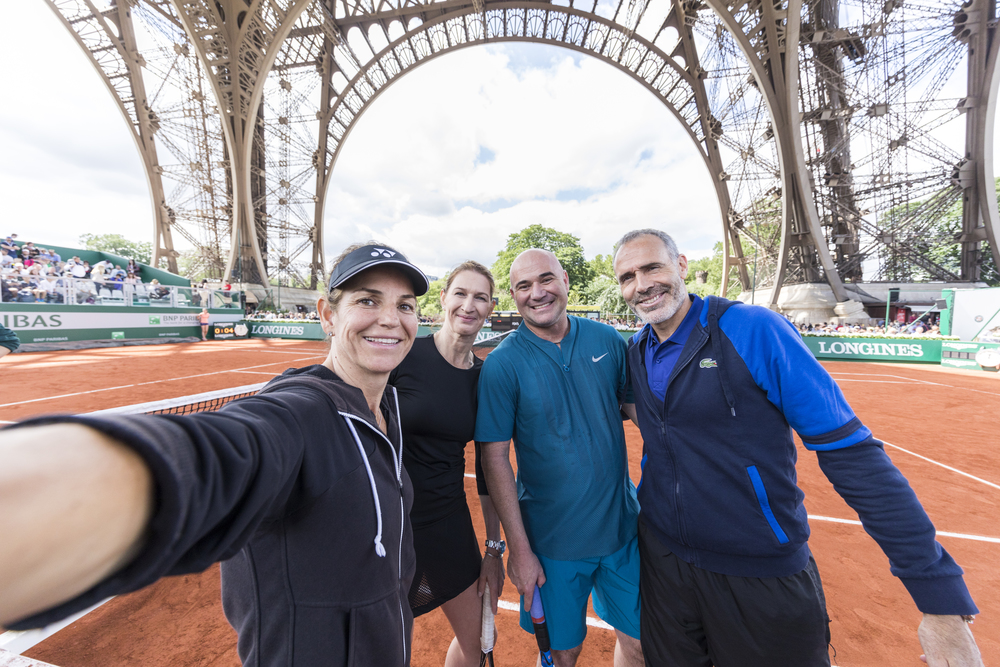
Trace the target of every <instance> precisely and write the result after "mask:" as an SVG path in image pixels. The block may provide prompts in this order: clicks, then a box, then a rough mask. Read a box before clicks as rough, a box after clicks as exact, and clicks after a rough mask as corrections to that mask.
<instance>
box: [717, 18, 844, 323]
mask: <svg viewBox="0 0 1000 667" xmlns="http://www.w3.org/2000/svg"><path fill="white" fill-rule="evenodd" d="M706 1H707V4H708V5H709V6H710V7H711V8H712V10H713V11H714V12H715V13H716V14H717V15H718V16H719V18H720V19H721V21H722V23H723V24H724V25H725V26H726V28H727V29H728V30H729V31H730V33H731V34H732V35H733V38H734V39H735V40H736V42H737V43H738V44H739V46H740V49H741V50H742V51H743V55H744V57H745V58H746V59H747V62H748V64H749V66H750V71H751V73H752V75H753V77H754V80H755V81H756V84H757V88H758V89H759V90H760V92H761V94H762V96H763V98H764V102H765V104H766V105H767V109H768V113H769V115H770V117H771V126H772V128H773V129H772V132H773V135H774V139H775V142H776V148H777V157H778V165H779V169H780V178H781V183H782V188H781V192H782V240H781V246H780V250H779V253H778V260H777V271H776V273H775V277H774V284H773V289H772V291H771V297H770V305H771V306H775V305H777V303H778V296H779V294H780V291H781V286H782V284H783V283H784V276H785V271H786V270H787V267H788V264H789V260H790V258H791V255H792V254H793V252H794V253H795V254H797V255H799V256H798V257H796V258H795V259H796V260H797V261H798V262H799V263H800V264H806V265H807V266H808V265H809V264H810V263H811V262H810V257H809V255H812V256H814V257H815V258H816V259H817V260H818V261H819V263H820V265H821V266H822V267H823V270H824V278H825V279H826V281H827V282H828V283H829V284H830V288H831V289H832V290H833V293H834V296H835V297H836V299H837V301H847V300H848V296H847V292H846V290H845V289H844V285H843V282H842V281H841V279H840V276H839V275H838V274H837V272H836V270H835V269H834V265H833V259H832V258H831V257H830V254H829V252H828V250H827V248H826V243H825V239H824V237H823V234H822V230H821V228H820V224H819V216H818V214H817V212H816V209H815V205H814V203H813V199H812V191H811V187H810V183H809V179H808V177H807V174H806V172H805V167H804V165H803V164H802V159H801V155H802V150H801V140H800V137H799V134H798V126H799V123H798V117H799V108H798V94H797V93H798V74H799V73H798V67H797V62H798V58H797V48H796V45H797V44H798V34H799V25H800V14H801V2H800V0H791V2H789V3H787V5H786V4H785V3H778V5H779V6H776V5H775V3H772V2H762V3H757V2H753V3H750V2H742V1H741V2H725V1H724V0H706ZM789 38H792V39H793V40H794V41H791V46H790V47H789V45H788V41H789ZM793 235H794V237H795V238H794V241H793ZM803 241H805V242H803ZM793 248H794V251H793ZM807 278H808V277H807Z"/></svg>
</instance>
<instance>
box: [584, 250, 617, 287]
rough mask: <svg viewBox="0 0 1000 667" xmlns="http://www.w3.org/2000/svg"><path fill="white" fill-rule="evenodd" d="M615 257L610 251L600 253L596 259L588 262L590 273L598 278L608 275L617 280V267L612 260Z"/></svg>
mask: <svg viewBox="0 0 1000 667" xmlns="http://www.w3.org/2000/svg"><path fill="white" fill-rule="evenodd" d="M613 259H614V253H613V252H612V253H609V254H607V255H598V256H597V257H595V258H594V259H592V260H590V261H589V262H587V265H588V266H589V267H590V274H591V275H592V276H593V277H594V278H596V277H597V276H607V277H608V278H611V279H612V280H614V281H616V282H617V278H616V277H615V268H614V264H613V262H612V260H613Z"/></svg>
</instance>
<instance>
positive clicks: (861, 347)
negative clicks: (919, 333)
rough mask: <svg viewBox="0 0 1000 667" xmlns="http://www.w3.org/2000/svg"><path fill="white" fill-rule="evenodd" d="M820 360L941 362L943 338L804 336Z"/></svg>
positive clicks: (806, 342)
mask: <svg viewBox="0 0 1000 667" xmlns="http://www.w3.org/2000/svg"><path fill="white" fill-rule="evenodd" d="M802 340H803V341H805V344H806V347H808V348H809V351H810V352H812V353H813V356H814V357H816V358H817V359H844V360H851V361H903V362H911V363H912V362H916V363H930V364H937V363H941V342H942V341H941V340H927V339H918V338H906V339H900V338H840V337H835V336H803V337H802Z"/></svg>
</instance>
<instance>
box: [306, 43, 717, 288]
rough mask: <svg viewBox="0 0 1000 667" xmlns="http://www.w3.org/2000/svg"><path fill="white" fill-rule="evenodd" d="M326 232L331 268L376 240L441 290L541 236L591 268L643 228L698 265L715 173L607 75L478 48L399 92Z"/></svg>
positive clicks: (500, 48)
mask: <svg viewBox="0 0 1000 667" xmlns="http://www.w3.org/2000/svg"><path fill="white" fill-rule="evenodd" d="M526 52H527V53H526ZM532 52H534V53H532ZM484 147H485V148H486V149H487V152H491V153H492V154H493V155H492V159H491V160H488V161H486V162H482V163H477V157H478V156H480V155H481V153H482V149H483V148H484ZM326 220H327V232H326V233H327V250H328V254H329V253H331V252H332V253H336V252H337V251H338V250H339V249H340V248H341V247H343V246H345V245H347V244H348V243H350V242H353V241H356V240H359V239H360V238H361V237H362V236H366V235H368V236H370V235H375V236H377V237H378V238H380V239H384V240H385V241H387V242H393V243H396V244H397V245H398V246H399V247H400V248H401V249H402V250H404V251H405V252H407V253H409V255H411V256H412V258H413V259H414V261H417V262H419V263H421V264H422V265H423V266H425V268H426V270H427V271H428V272H429V273H432V274H436V275H441V274H443V273H444V272H445V271H446V270H447V269H448V268H449V267H451V266H454V265H455V264H457V263H459V262H461V261H462V260H464V259H467V258H470V257H471V258H473V259H477V260H479V261H481V262H484V263H487V264H489V263H492V261H493V259H495V256H496V253H497V251H498V250H499V249H501V248H502V247H503V245H504V243H505V240H506V237H507V235H508V234H510V233H512V232H516V231H517V230H519V229H522V228H523V227H525V226H527V225H529V224H534V223H540V224H544V225H546V226H549V227H553V228H556V229H558V230H560V231H567V232H571V233H574V234H576V235H577V236H579V237H580V238H581V241H582V242H583V245H584V249H585V252H586V254H587V256H588V257H591V256H593V255H597V254H605V253H607V252H609V251H610V250H611V247H612V245H613V243H614V242H615V240H617V239H618V238H619V237H620V236H621V235H622V234H623V233H624V232H626V231H628V230H630V229H634V228H636V227H647V226H657V227H662V228H664V229H667V230H668V231H669V232H670V233H672V234H674V235H675V236H676V237H677V239H678V242H679V243H680V244H681V246H682V247H683V248H685V250H686V251H687V252H688V253H689V254H690V255H691V256H693V257H698V256H702V255H705V254H708V253H710V252H711V249H712V245H713V244H714V243H715V241H717V240H720V239H721V237H722V227H721V219H720V214H719V210H718V206H717V204H716V199H715V196H714V193H713V190H712V185H711V182H710V180H709V176H708V172H707V170H706V169H705V167H704V163H703V162H702V161H701V158H700V157H699V156H698V153H697V149H696V148H695V146H694V144H693V142H692V141H691V139H690V138H689V136H688V135H687V134H686V132H685V131H684V130H683V128H682V126H681V125H680V123H679V122H678V121H677V120H676V118H675V117H674V116H673V115H672V114H670V112H669V111H668V110H667V108H666V107H665V106H663V105H662V104H661V103H660V102H659V101H658V100H657V99H656V98H655V97H654V96H653V95H651V94H650V93H649V92H648V91H646V90H645V89H644V88H642V87H641V86H640V85H639V84H637V83H636V82H634V81H632V80H631V79H629V78H628V76H626V75H624V74H623V73H621V72H619V71H617V70H616V69H615V68H613V67H611V66H609V65H607V64H605V63H603V62H600V61H598V60H596V59H593V58H589V57H584V56H579V55H576V54H573V53H571V52H569V51H566V50H560V49H556V48H553V47H543V46H538V45H525V44H507V45H496V46H488V47H474V48H471V49H465V50H463V51H460V52H458V53H456V54H451V55H447V56H444V57H442V58H439V59H436V60H434V61H431V62H430V63H428V64H425V65H422V66H421V67H419V68H418V69H416V70H415V71H414V72H412V73H410V74H408V75H407V76H405V77H403V78H402V79H400V80H399V81H398V82H397V83H395V84H393V85H392V86H391V87H390V88H389V89H388V90H387V91H386V92H385V93H383V94H382V96H381V97H380V98H379V99H378V100H377V101H376V102H375V103H374V104H373V105H372V107H371V109H370V110H369V111H368V112H366V114H365V115H364V116H363V117H362V118H361V120H360V121H359V122H358V125H357V126H356V127H355V129H354V130H353V132H352V134H351V136H350V138H349V140H348V141H347V142H346V143H345V144H344V148H343V149H342V152H341V155H340V157H339V159H338V163H337V165H336V167H335V169H334V174H333V179H332V182H331V187H330V192H329V199H328V205H327V210H326Z"/></svg>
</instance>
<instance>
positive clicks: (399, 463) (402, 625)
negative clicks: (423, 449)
mask: <svg viewBox="0 0 1000 667" xmlns="http://www.w3.org/2000/svg"><path fill="white" fill-rule="evenodd" d="M392 395H393V399H394V400H395V401H396V427H397V428H398V429H399V455H398V456H397V454H396V448H395V447H393V445H392V441H391V440H389V438H388V437H386V435H385V433H382V431H381V430H379V429H376V428H372V425H371V424H370V423H369V422H368V420H366V419H363V418H361V417H359V416H357V415H352V414H350V413H348V412H341V413H340V414H341V415H342V416H344V417H347V418H348V419H353V420H355V421H359V422H361V423H362V424H365V425H366V426H368V428H369V429H371V430H372V432H374V433H377V434H378V435H379V436H381V437H382V439H383V440H385V442H386V444H387V445H389V449H390V450H392V462H393V465H394V467H395V469H396V484H397V485H398V486H399V543H398V548H397V554H396V580H397V581H400V580H402V578H403V529H404V522H405V521H406V508H405V506H404V504H403V422H402V420H401V419H400V416H399V402H398V397H397V395H396V388H395V387H393V388H392ZM396 604H397V606H398V608H399V629H400V638H401V639H402V642H403V663H402V664H404V665H405V664H406V618H405V617H404V616H403V602H402V600H400V599H399V594H398V593H397V594H396Z"/></svg>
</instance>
